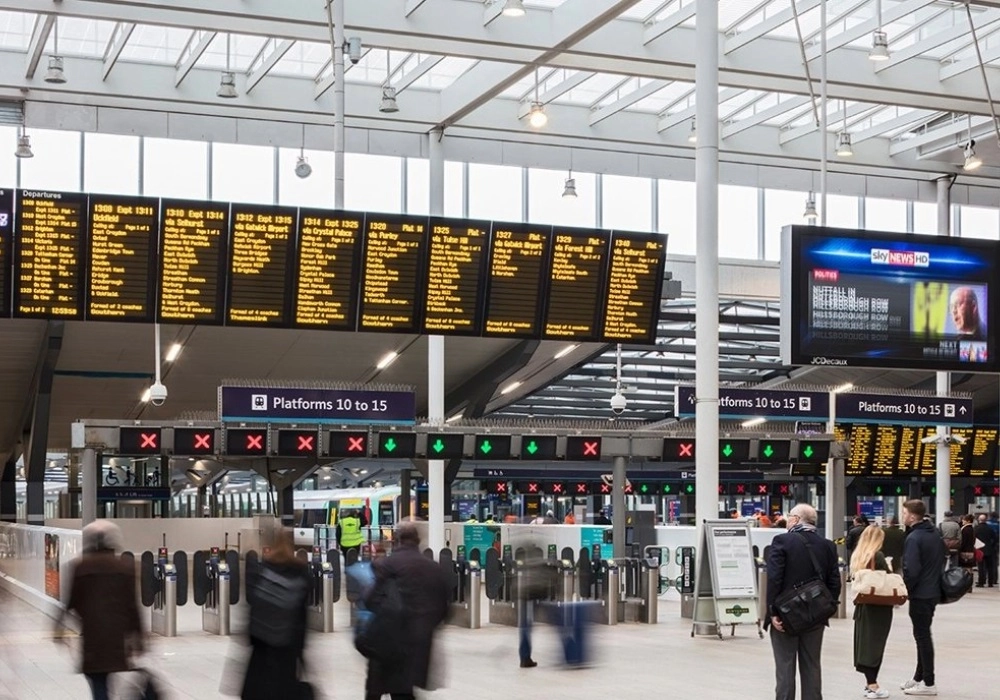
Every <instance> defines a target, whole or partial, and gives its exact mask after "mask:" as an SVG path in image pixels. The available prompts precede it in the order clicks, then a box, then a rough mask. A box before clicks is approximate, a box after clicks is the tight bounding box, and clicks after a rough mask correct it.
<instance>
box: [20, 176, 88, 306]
mask: <svg viewBox="0 0 1000 700" xmlns="http://www.w3.org/2000/svg"><path fill="white" fill-rule="evenodd" d="M14 229H15V233H14V237H15V241H16V245H15V247H14V308H13V311H14V316H15V317H19V318H61V319H67V320H82V319H83V290H84V263H83V256H84V253H85V252H86V251H85V248H84V241H85V232H86V230H87V195H85V194H78V193H67V192H39V191H36V190H19V191H18V196H17V215H16V217H15V225H14Z"/></svg>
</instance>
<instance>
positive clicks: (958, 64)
mask: <svg viewBox="0 0 1000 700" xmlns="http://www.w3.org/2000/svg"><path fill="white" fill-rule="evenodd" d="M983 43H984V44H985V43H986V41H985V39H984V41H983ZM982 54H983V63H985V64H987V65H989V64H990V63H992V62H993V61H996V60H997V59H1000V46H984V47H983V48H982ZM978 68H979V58H969V59H966V60H964V61H952V62H951V63H946V64H944V65H943V66H941V82H942V83H943V82H944V81H946V80H950V79H952V78H954V77H955V76H957V75H962V74H963V73H967V72H968V71H970V70H977V69H978Z"/></svg>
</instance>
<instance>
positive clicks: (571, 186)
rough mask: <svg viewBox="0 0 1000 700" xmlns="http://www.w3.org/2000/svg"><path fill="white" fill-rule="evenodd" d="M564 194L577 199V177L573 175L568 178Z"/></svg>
mask: <svg viewBox="0 0 1000 700" xmlns="http://www.w3.org/2000/svg"><path fill="white" fill-rule="evenodd" d="M562 196H563V197H572V198H573V199H576V178H575V177H573V176H572V175H571V176H570V177H568V178H566V184H565V185H564V186H563V193H562Z"/></svg>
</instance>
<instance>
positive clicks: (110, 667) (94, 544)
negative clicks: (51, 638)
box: [56, 520, 143, 700]
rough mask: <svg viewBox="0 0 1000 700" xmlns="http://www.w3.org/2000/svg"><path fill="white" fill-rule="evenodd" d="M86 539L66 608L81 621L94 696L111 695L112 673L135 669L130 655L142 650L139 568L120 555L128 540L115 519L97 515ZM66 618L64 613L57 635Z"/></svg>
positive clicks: (101, 699)
mask: <svg viewBox="0 0 1000 700" xmlns="http://www.w3.org/2000/svg"><path fill="white" fill-rule="evenodd" d="M81 539H82V544H83V555H82V556H81V557H80V559H79V560H77V562H76V563H75V564H74V565H73V572H72V583H71V584H70V594H69V602H68V603H67V604H66V611H67V612H73V613H76V615H78V616H79V617H80V622H81V623H82V635H83V656H82V659H81V661H80V670H81V671H82V672H83V675H84V676H86V677H87V682H88V683H90V689H91V692H92V694H93V696H94V700H107V698H108V697H109V695H108V676H109V675H110V674H112V673H120V672H122V671H128V670H130V668H131V665H130V657H131V656H132V654H138V653H141V652H142V650H143V634H142V624H141V623H140V622H139V601H138V599H137V597H136V590H135V569H134V567H133V565H132V564H130V563H128V562H125V561H122V560H121V559H119V558H118V557H117V556H116V555H115V552H116V550H120V549H122V547H123V542H124V540H123V538H122V532H121V529H119V527H118V526H117V525H115V524H114V523H112V522H109V521H107V520H96V521H94V522H92V523H90V524H89V525H87V526H85V527H84V528H83V532H82V533H81ZM61 623H62V618H61V617H60V618H58V619H57V620H56V630H57V634H60V633H61V631H62V624H61Z"/></svg>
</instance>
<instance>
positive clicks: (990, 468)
mask: <svg viewBox="0 0 1000 700" xmlns="http://www.w3.org/2000/svg"><path fill="white" fill-rule="evenodd" d="M998 437H1000V435H998V430H997V429H996V428H988V427H982V426H979V427H977V428H976V430H975V437H974V439H973V443H972V449H971V450H970V451H969V461H968V476H974V477H995V476H997V457H998V454H997V452H998V448H997V439H998Z"/></svg>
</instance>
